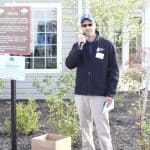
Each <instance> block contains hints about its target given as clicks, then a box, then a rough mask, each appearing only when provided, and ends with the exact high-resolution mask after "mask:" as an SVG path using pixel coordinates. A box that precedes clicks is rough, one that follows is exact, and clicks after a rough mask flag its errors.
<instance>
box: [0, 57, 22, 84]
mask: <svg viewBox="0 0 150 150" xmlns="http://www.w3.org/2000/svg"><path fill="white" fill-rule="evenodd" d="M0 60H1V63H0V72H1V73H0V78H1V79H11V80H21V81H23V80H24V79H25V57H23V56H9V55H0Z"/></svg>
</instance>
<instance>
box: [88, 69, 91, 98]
mask: <svg viewBox="0 0 150 150" xmlns="http://www.w3.org/2000/svg"><path fill="white" fill-rule="evenodd" d="M90 76H91V72H90V71H89V72H88V95H89V88H90Z"/></svg>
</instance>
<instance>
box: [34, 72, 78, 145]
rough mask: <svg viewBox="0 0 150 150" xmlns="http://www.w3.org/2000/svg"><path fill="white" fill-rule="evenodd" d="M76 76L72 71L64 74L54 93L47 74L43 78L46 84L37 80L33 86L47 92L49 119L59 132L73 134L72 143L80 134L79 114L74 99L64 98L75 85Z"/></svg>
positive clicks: (44, 92) (67, 134)
mask: <svg viewBox="0 0 150 150" xmlns="http://www.w3.org/2000/svg"><path fill="white" fill-rule="evenodd" d="M73 81H74V76H73V75H72V72H67V73H65V74H63V75H62V76H61V77H60V78H59V79H58V81H57V88H58V90H57V91H55V92H54V93H53V92H52V91H53V90H52V88H51V84H50V83H51V77H50V76H46V77H45V78H44V80H43V82H44V85H43V84H42V85H41V84H40V83H39V82H38V81H37V80H35V81H34V83H33V86H34V87H36V88H37V89H38V91H40V92H42V93H43V94H45V98H46V102H47V104H48V107H49V112H50V116H49V121H50V124H51V125H52V126H53V127H54V129H55V131H56V132H57V133H58V134H63V135H66V136H71V138H72V143H75V142H76V140H77V139H78V137H79V135H80V128H79V122H78V115H77V111H76V107H75V104H74V101H73V100H64V99H65V98H66V94H67V93H68V92H69V91H71V90H72V89H73V87H74V83H73Z"/></svg>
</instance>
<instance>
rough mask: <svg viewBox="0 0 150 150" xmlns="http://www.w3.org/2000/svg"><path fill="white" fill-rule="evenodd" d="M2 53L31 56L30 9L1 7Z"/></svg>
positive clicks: (0, 42) (0, 45)
mask: <svg viewBox="0 0 150 150" xmlns="http://www.w3.org/2000/svg"><path fill="white" fill-rule="evenodd" d="M0 53H9V54H16V55H20V54H21V55H29V54H30V7H23V6H21V7H20V6H19V7H18V6H16V7H14V6H13V7H0Z"/></svg>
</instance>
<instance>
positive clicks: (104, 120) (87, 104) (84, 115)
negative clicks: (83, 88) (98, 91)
mask: <svg viewBox="0 0 150 150" xmlns="http://www.w3.org/2000/svg"><path fill="white" fill-rule="evenodd" d="M104 102H105V97H104V96H84V95H75V103H76V106H77V111H78V113H79V118H80V127H81V131H82V150H95V146H94V141H93V134H92V133H93V120H94V122H95V125H96V130H97V134H98V139H99V144H100V148H101V150H113V147H112V142H111V135H110V126H109V114H108V113H107V112H106V113H102V110H103V104H104Z"/></svg>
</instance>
